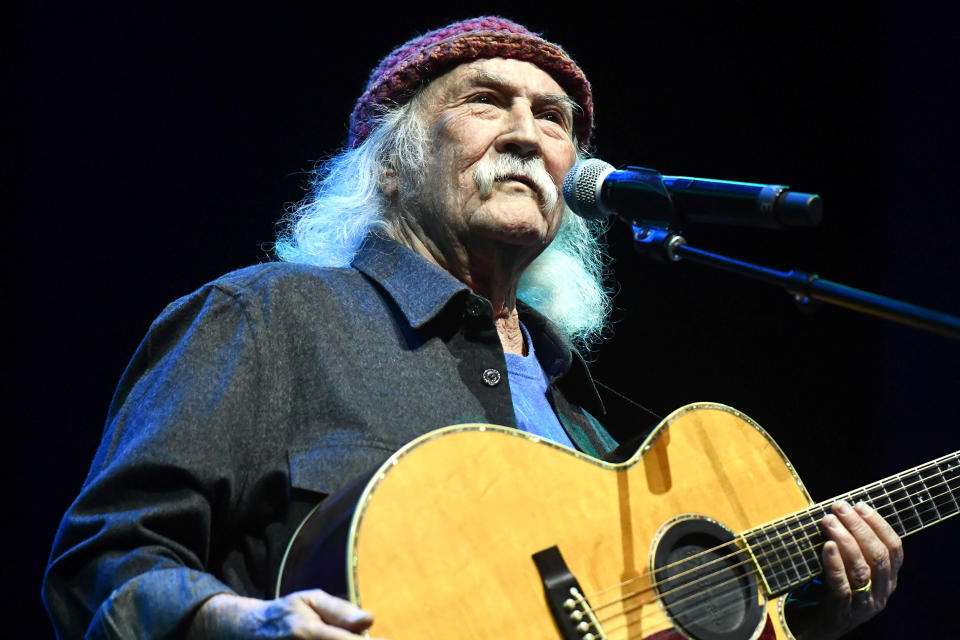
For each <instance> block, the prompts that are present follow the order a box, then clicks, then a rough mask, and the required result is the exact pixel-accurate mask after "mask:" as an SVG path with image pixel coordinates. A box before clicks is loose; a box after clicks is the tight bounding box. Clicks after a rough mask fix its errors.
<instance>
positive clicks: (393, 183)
mask: <svg viewBox="0 0 960 640" xmlns="http://www.w3.org/2000/svg"><path fill="white" fill-rule="evenodd" d="M398 189H399V187H398V185H397V173H396V171H394V170H393V169H392V168H391V167H386V166H384V167H381V169H380V192H381V193H382V194H383V195H385V196H386V197H387V198H389V199H393V198H395V197H396V196H397V191H398Z"/></svg>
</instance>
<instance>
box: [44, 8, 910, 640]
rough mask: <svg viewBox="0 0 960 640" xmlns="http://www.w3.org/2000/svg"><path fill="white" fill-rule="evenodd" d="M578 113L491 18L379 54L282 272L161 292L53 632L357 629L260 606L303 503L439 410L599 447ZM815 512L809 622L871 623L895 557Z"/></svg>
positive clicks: (259, 633)
mask: <svg viewBox="0 0 960 640" xmlns="http://www.w3.org/2000/svg"><path fill="white" fill-rule="evenodd" d="M592 126H593V103H592V100H591V93H590V86H589V84H588V83H587V81H586V78H585V77H584V75H583V73H582V71H581V70H580V69H579V67H578V66H577V65H576V64H575V63H574V62H573V61H572V60H571V59H570V57H569V56H568V55H567V54H566V53H565V52H564V51H563V49H561V48H560V47H558V46H556V45H554V44H551V43H549V42H547V41H545V40H543V39H542V38H540V37H539V36H538V35H536V34H533V33H531V32H529V31H528V30H527V29H525V28H523V27H522V26H520V25H517V24H514V23H512V22H509V21H507V20H503V19H500V18H478V19H474V20H467V21H464V22H459V23H456V24H453V25H450V26H448V27H445V28H443V29H439V30H437V31H434V32H430V33H428V34H426V35H423V36H420V37H418V38H415V39H414V40H411V41H410V42H408V43H406V44H405V45H403V46H401V47H400V48H398V49H397V50H395V51H394V52H393V53H392V54H391V55H390V56H388V57H387V58H385V59H384V61H383V62H382V63H381V64H380V66H379V67H378V68H377V69H376V70H375V71H374V72H373V74H372V76H371V79H370V83H369V85H368V87H367V91H366V92H365V93H364V94H363V96H361V98H360V100H359V101H358V103H357V106H356V109H355V110H354V113H353V115H352V117H351V129H350V139H349V142H348V147H347V149H346V150H345V151H343V152H342V153H341V154H340V155H338V156H336V157H335V158H334V159H332V160H331V161H329V162H327V163H326V164H324V165H323V166H322V167H321V168H320V169H319V171H318V174H317V180H316V183H315V188H314V191H313V193H312V194H311V195H310V197H308V198H307V199H306V200H305V201H304V202H303V203H302V204H301V205H300V206H299V207H297V209H296V210H294V211H292V212H291V213H290V215H289V216H288V217H287V219H286V225H285V227H284V231H283V233H282V235H281V238H280V240H279V242H278V244H277V253H278V255H279V257H280V258H281V259H282V260H283V262H279V263H271V264H263V265H258V266H255V267H251V268H248V269H244V270H241V271H238V272H235V273H231V274H228V275H226V276H224V277H223V278H221V279H219V280H217V281H215V282H213V283H211V284H209V285H206V286H204V287H202V288H201V289H199V290H198V291H197V292H195V293H193V294H191V295H189V296H186V297H184V298H182V299H180V300H178V301H176V302H174V303H173V304H171V305H170V306H169V307H168V308H167V309H166V310H165V311H164V312H163V314H162V315H161V316H160V317H159V318H158V319H157V321H156V322H155V323H154V324H153V326H152V327H151V329H150V332H149V334H148V335H147V337H146V338H145V339H144V341H143V343H142V344H141V346H140V348H139V349H138V351H137V353H136V355H135V356H134V358H133V360H132V362H131V363H130V365H129V367H128V369H127V371H126V372H125V374H124V377H123V379H122V381H121V382H120V385H119V388H118V390H117V393H116V396H115V398H114V400H113V404H112V406H111V408H110V411H109V415H108V421H107V427H106V431H105V434H104V437H103V441H102V443H101V446H100V448H99V450H98V452H97V454H96V458H95V459H94V462H93V465H92V469H91V471H90V474H89V476H88V477H87V480H86V482H85V484H84V487H83V489H82V491H81V494H80V496H79V497H78V499H77V501H76V502H75V503H74V504H73V505H72V506H71V508H70V510H69V512H68V513H67V515H66V516H65V518H64V521H63V524H62V525H61V528H60V531H59V533H58V536H57V540H56V542H55V546H54V549H53V553H52V556H51V562H50V566H49V569H48V572H47V577H46V583H45V589H44V597H45V601H46V604H47V607H48V609H49V611H50V614H51V616H52V618H53V620H54V624H55V625H56V627H57V629H58V631H59V633H60V635H61V636H62V637H81V636H84V637H91V638H128V637H130V638H132V637H138V638H140V637H143V638H161V637H190V638H286V637H298V638H356V637H359V636H358V635H357V634H359V633H361V632H363V631H364V630H365V629H367V628H368V627H369V626H370V625H371V623H372V615H371V614H370V613H368V612H365V611H361V610H359V609H358V608H357V607H356V606H354V605H352V604H350V603H348V602H346V601H344V600H341V599H338V598H336V597H334V596H332V595H328V594H326V593H323V592H321V591H318V590H314V591H304V592H298V593H294V594H291V595H288V596H286V597H283V598H279V599H271V595H270V594H271V593H272V589H273V585H274V584H275V582H276V579H277V573H278V567H279V564H280V562H281V559H282V556H283V552H284V549H285V547H286V545H287V543H288V541H289V539H290V538H291V536H292V534H293V532H294V530H295V528H296V527H297V525H298V524H299V523H300V522H301V520H302V519H303V517H304V515H305V514H306V513H307V512H308V511H309V510H310V509H311V508H312V506H313V505H314V504H316V503H317V502H319V501H321V500H322V499H323V498H324V497H325V496H327V495H330V494H333V493H336V492H337V491H338V490H339V489H341V488H342V487H343V486H344V485H345V483H346V482H347V481H348V480H350V479H352V478H354V477H355V476H357V475H358V474H360V473H361V472H363V471H366V470H369V469H370V468H372V467H375V466H376V465H377V464H379V463H381V462H382V461H383V460H385V459H386V458H387V457H388V456H389V455H390V453H392V452H393V451H395V450H396V449H397V448H399V447H401V446H402V445H403V444H404V443H406V442H408V441H410V440H412V439H414V438H416V437H417V436H419V435H420V434H423V433H425V432H426V431H429V430H432V429H435V428H438V427H441V426H445V425H448V424H456V423H462V422H488V423H495V424H502V425H508V426H514V427H517V428H519V429H523V430H525V431H528V432H531V433H534V434H537V435H539V436H541V437H544V438H549V439H551V440H554V441H556V442H558V443H560V444H564V445H566V446H569V447H573V448H576V449H579V450H581V451H583V452H585V453H588V454H590V455H593V456H603V455H606V454H608V453H609V452H610V451H611V450H612V449H614V448H615V446H616V442H615V441H614V440H613V438H611V437H610V435H609V434H608V433H607V431H606V430H605V429H604V428H603V427H602V426H601V424H600V422H599V421H598V420H597V419H596V418H595V417H594V415H599V416H601V417H602V415H603V411H604V410H603V404H602V402H601V401H600V398H599V396H598V394H597V391H596V388H595V387H594V385H593V382H592V381H591V378H590V376H589V373H588V371H587V369H586V366H585V364H584V362H583V360H582V359H581V357H580V356H579V354H578V352H577V350H576V349H575V348H574V346H571V345H576V346H580V347H582V346H584V345H589V344H590V343H591V342H593V341H595V340H596V339H597V338H598V337H599V336H600V334H601V332H602V331H603V326H604V322H605V319H606V315H607V311H608V308H609V301H608V296H607V294H606V291H605V290H604V288H603V285H602V280H601V276H602V271H603V269H602V266H603V260H602V258H601V257H600V255H599V252H598V251H597V243H596V238H597V235H598V234H599V233H600V232H601V231H602V230H601V229H598V228H596V227H591V226H589V225H588V224H587V223H585V222H583V221H581V220H578V219H576V218H575V217H574V216H572V215H571V214H570V212H569V210H567V209H566V208H565V207H564V205H563V202H562V199H561V198H559V197H558V185H559V184H560V183H561V181H562V179H563V177H564V175H565V174H566V172H567V171H568V170H569V169H570V167H571V166H572V165H573V164H574V162H575V161H576V159H577V157H578V152H582V151H584V150H585V149H586V147H587V144H588V142H589V139H590V135H591V130H592ZM824 524H825V530H826V531H827V532H828V534H829V537H830V539H831V541H830V542H827V543H826V545H825V546H824V553H823V561H824V567H825V569H826V571H825V590H824V594H825V595H824V596H823V599H822V601H821V602H819V604H817V605H816V606H814V607H812V608H811V607H808V608H807V612H808V613H807V615H806V616H805V617H804V620H803V622H802V628H801V629H800V632H801V633H803V634H804V635H808V636H809V637H831V636H835V635H838V634H839V633H842V632H843V631H845V630H847V629H849V628H850V627H852V626H854V625H856V624H858V623H860V622H862V621H863V620H865V619H867V618H869V617H871V616H872V615H874V614H875V613H876V612H877V611H878V610H879V609H881V608H882V607H883V605H884V603H885V601H886V599H887V597H888V595H889V594H890V592H891V591H892V590H893V588H894V586H895V584H896V575H897V570H898V568H899V566H900V562H901V550H900V544H899V540H898V539H897V537H896V535H895V534H894V533H893V532H892V530H890V528H889V527H888V526H887V525H886V524H885V523H884V522H883V520H882V519H881V518H879V516H878V515H877V514H876V513H875V512H873V511H871V510H869V509H868V508H866V507H864V506H858V507H857V508H855V509H851V508H849V506H847V505H837V507H836V508H835V515H831V516H828V517H827V518H826V520H825V523H824ZM865 585H869V586H868V587H867V588H866V589H865V588H864V586H865ZM852 591H857V592H859V593H860V594H861V595H862V594H865V595H866V597H855V596H853V595H852ZM811 612H812V613H811Z"/></svg>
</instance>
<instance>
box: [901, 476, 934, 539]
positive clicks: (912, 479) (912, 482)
mask: <svg viewBox="0 0 960 640" xmlns="http://www.w3.org/2000/svg"><path fill="white" fill-rule="evenodd" d="M905 480H906V483H907V484H906V486H907V490H908V491H909V492H910V493H911V494H912V500H913V505H914V509H915V510H916V512H917V517H918V518H920V527H919V528H921V529H922V528H923V527H925V526H927V525H929V524H933V523H935V522H940V514H939V513H938V512H937V507H936V504H935V503H934V501H933V496H932V495H931V494H930V491H929V490H928V489H927V486H926V485H925V484H924V482H923V476H921V475H920V472H919V471H917V470H913V471H909V472H908V475H906V476H905Z"/></svg>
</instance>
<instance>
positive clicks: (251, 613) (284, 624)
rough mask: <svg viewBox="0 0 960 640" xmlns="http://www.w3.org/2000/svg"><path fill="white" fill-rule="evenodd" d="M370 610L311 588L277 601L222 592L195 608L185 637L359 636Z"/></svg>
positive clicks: (318, 639) (350, 639)
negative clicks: (194, 613)
mask: <svg viewBox="0 0 960 640" xmlns="http://www.w3.org/2000/svg"><path fill="white" fill-rule="evenodd" d="M371 624H373V615H372V614H370V613H369V612H367V611H364V610H363V609H360V608H359V607H357V606H356V605H354V604H351V603H350V602H347V601H346V600H341V599H340V598H336V597H334V596H331V595H330V594H328V593H325V592H323V591H320V590H319V589H313V590H311V591H298V592H296V593H291V594H290V595H288V596H284V597H283V598H277V599H276V600H258V599H256V598H245V597H242V596H237V595H232V594H227V593H221V594H219V595H215V596H213V597H212V598H210V599H209V600H207V601H206V602H205V603H204V604H203V606H202V607H200V609H199V610H198V611H197V614H196V616H194V618H193V622H192V624H191V626H190V630H189V632H188V633H187V638H188V640H228V639H229V640H233V639H234V638H249V639H251V640H279V639H281V638H297V639H302V640H358V639H359V638H363V637H365V636H360V635H357V634H359V633H361V632H363V631H364V630H366V629H367V628H369V627H370V625H371Z"/></svg>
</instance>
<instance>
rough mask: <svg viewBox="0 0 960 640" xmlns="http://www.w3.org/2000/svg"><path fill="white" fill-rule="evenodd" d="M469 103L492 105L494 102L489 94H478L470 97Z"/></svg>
mask: <svg viewBox="0 0 960 640" xmlns="http://www.w3.org/2000/svg"><path fill="white" fill-rule="evenodd" d="M470 102H472V103H474V104H494V102H495V100H494V99H493V96H492V95H490V94H489V93H478V94H476V95H474V96H471V97H470Z"/></svg>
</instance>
